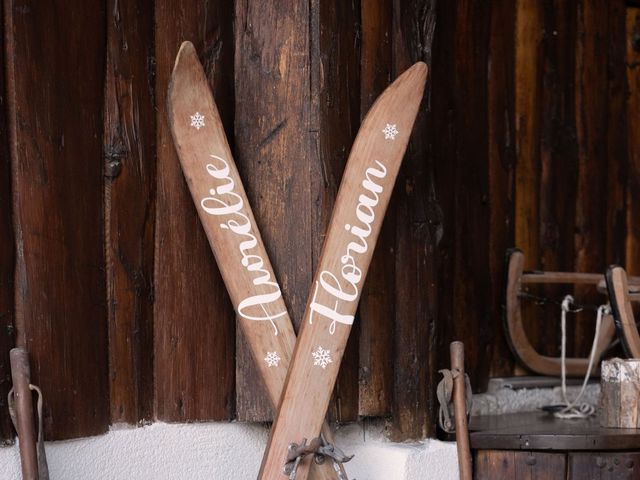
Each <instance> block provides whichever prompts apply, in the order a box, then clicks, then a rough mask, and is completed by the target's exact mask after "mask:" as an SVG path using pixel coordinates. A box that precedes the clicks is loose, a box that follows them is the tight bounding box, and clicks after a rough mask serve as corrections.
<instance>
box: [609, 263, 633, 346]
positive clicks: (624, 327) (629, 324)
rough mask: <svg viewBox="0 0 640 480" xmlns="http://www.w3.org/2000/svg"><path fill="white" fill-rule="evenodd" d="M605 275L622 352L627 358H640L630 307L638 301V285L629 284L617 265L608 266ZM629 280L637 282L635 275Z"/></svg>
mask: <svg viewBox="0 0 640 480" xmlns="http://www.w3.org/2000/svg"><path fill="white" fill-rule="evenodd" d="M605 277H606V283H607V289H608V291H609V299H610V302H611V310H612V311H613V319H614V323H615V328H616V330H617V332H618V338H619V339H620V343H621V344H622V348H623V350H624V353H625V354H626V355H627V356H628V357H629V358H640V335H639V334H638V327H637V325H636V321H635V318H634V316H633V309H632V308H631V302H632V301H636V302H638V301H640V287H638V285H631V286H630V285H629V280H630V279H629V278H627V272H626V271H625V270H624V268H622V267H619V266H617V265H614V266H612V267H609V269H608V270H607V273H606V275H605ZM631 280H632V281H633V283H634V284H635V283H637V277H633V278H632V279H631Z"/></svg>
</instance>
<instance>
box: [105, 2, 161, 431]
mask: <svg viewBox="0 0 640 480" xmlns="http://www.w3.org/2000/svg"><path fill="white" fill-rule="evenodd" d="M152 12H153V1H151V0H140V1H137V2H125V3H122V2H118V1H115V0H113V1H110V2H108V5H107V15H108V18H107V52H106V53H107V68H106V74H105V75H106V76H105V103H104V169H105V170H104V172H105V175H104V176H105V241H106V265H107V302H108V303H107V305H108V315H109V317H108V318H109V386H110V394H111V397H110V398H111V401H110V405H111V422H112V423H117V422H127V423H136V422H138V421H141V420H151V419H152V418H153V252H154V221H155V190H156V176H155V174H156V157H155V132H156V128H155V127H156V122H155V112H154V107H155V106H154V103H153V101H154V89H155V85H154V74H155V72H154V67H153V60H154V56H153V55H154V52H153V35H154V25H153V15H150V13H152Z"/></svg>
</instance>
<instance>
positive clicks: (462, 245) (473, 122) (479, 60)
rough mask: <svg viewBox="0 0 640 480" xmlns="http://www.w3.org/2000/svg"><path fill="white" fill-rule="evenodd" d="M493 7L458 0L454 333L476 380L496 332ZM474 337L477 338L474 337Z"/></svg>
mask: <svg viewBox="0 0 640 480" xmlns="http://www.w3.org/2000/svg"><path fill="white" fill-rule="evenodd" d="M490 21H491V11H490V5H489V4H488V3H487V2H482V1H477V2H476V1H465V2H460V3H458V9H457V16H456V26H455V29H456V42H455V44H454V45H455V53H454V55H455V59H456V74H455V77H454V79H453V88H454V90H455V92H456V98H455V104H454V105H455V107H454V108H455V111H454V121H455V128H456V132H457V133H456V135H457V138H456V146H455V149H456V154H455V167H454V168H455V185H456V186H455V188H456V194H455V200H454V208H455V222H456V224H457V225H456V229H455V233H454V249H455V250H454V261H453V269H454V270H453V275H454V277H455V282H454V283H453V285H451V286H450V288H453V290H454V291H453V325H450V326H449V328H450V331H451V332H452V333H453V335H450V336H448V337H447V338H451V339H453V338H456V339H457V338H467V339H469V340H468V341H467V342H466V343H465V358H466V364H467V367H466V370H467V373H468V374H469V376H470V377H471V378H472V379H474V380H473V382H474V386H476V385H477V383H476V382H478V380H480V379H485V378H487V375H488V371H489V356H488V355H487V351H488V346H489V340H490V335H491V333H490V332H491V326H490V325H488V324H487V322H490V321H491V320H490V306H489V302H488V300H487V299H488V298H490V296H491V290H490V288H489V282H490V273H489V272H490V267H489V256H488V255H487V252H488V251H489V221H490V216H489V206H490V203H489V174H488V170H489V159H488V150H489V146H488V134H489V132H488V122H487V118H488V104H487V90H488V85H487V81H488V80H487V79H488V71H487V69H488V47H489V25H490ZM471 339H473V340H471ZM476 388H477V387H476Z"/></svg>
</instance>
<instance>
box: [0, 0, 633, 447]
mask: <svg viewBox="0 0 640 480" xmlns="http://www.w3.org/2000/svg"><path fill="white" fill-rule="evenodd" d="M632 3H633V2H631V3H625V2H624V1H623V0H614V1H604V0H569V1H562V0H545V1H541V2H531V1H528V0H496V1H492V2H486V1H480V0H460V1H457V2H450V1H444V0H442V1H436V0H375V1H362V0H354V1H352V2H344V1H326V2H321V1H319V0H308V1H304V0H295V1H287V2H285V1H284V0H280V1H278V0H267V1H264V2H240V1H236V2H223V1H219V0H189V1H186V2H171V1H166V0H155V1H154V0H135V1H131V2H124V3H123V2H117V1H114V0H109V1H106V2H100V1H97V0H86V1H83V2H78V1H70V0H67V1H54V2H36V1H34V0H27V1H23V2H17V1H15V0H6V1H5V3H4V16H3V21H2V26H3V30H4V37H3V53H2V56H1V57H0V58H1V59H2V63H3V66H4V68H3V70H2V73H1V74H0V87H1V88H2V94H1V98H0V319H2V321H1V322H0V436H1V437H2V438H3V439H10V438H11V429H10V427H9V423H8V418H7V415H6V404H5V401H4V398H6V392H7V390H8V388H9V386H10V385H9V383H10V382H9V374H8V349H9V348H10V347H11V346H12V345H14V344H15V343H18V344H20V345H24V346H26V347H27V348H28V349H29V350H30V353H31V359H32V362H33V367H32V371H33V377H34V381H35V382H36V383H38V384H39V385H40V386H41V387H42V388H43V390H44V393H45V399H46V409H45V413H46V426H47V432H46V433H47V436H48V437H49V438H69V437H77V436H82V435H90V434H97V433H100V432H104V431H106V429H107V428H108V426H109V424H111V423H117V422H128V423H136V422H140V421H149V420H155V419H159V420H163V421H172V422H184V421H207V420H227V419H232V418H237V419H240V420H246V421H253V420H260V421H262V420H268V419H269V418H270V416H271V412H270V409H269V407H268V402H267V401H266V397H265V396H264V393H263V391H262V389H261V386H260V385H259V381H258V379H257V376H256V373H255V371H254V368H253V365H252V361H251V358H250V355H249V354H248V352H247V350H246V348H245V346H244V344H243V339H242V337H241V335H240V334H239V332H237V331H236V327H235V319H234V313H233V310H232V308H231V305H230V302H229V300H228V298H227V295H226V292H225V289H224V285H223V284H222V281H221V279H220V275H219V273H218V271H217V268H216V266H215V262H214V258H213V255H212V254H211V252H210V250H209V247H208V244H207V241H206V238H205V235H204V233H203V232H202V229H201V227H200V224H199V222H198V218H197V215H196V210H195V208H194V206H193V204H192V202H191V198H190V196H189V194H188V191H187V188H186V185H185V182H184V180H183V177H182V174H181V171H180V168H179V164H178V162H177V158H176V155H175V152H174V148H173V143H172V140H171V135H170V132H169V128H168V125H167V119H166V106H165V97H166V91H167V82H168V80H169V75H170V72H171V69H172V66H173V61H174V58H175V55H176V53H177V51H178V46H179V45H180V42H181V41H183V40H191V41H192V42H193V43H194V44H195V46H196V48H197V49H198V52H199V53H200V57H201V60H202V61H203V64H204V65H205V70H206V72H207V75H208V77H209V79H210V82H211V86H212V88H213V91H214V95H215V97H216V100H217V103H218V106H219V108H220V112H221V115H222V119H223V122H224V125H225V128H226V131H227V134H228V137H229V140H230V143H231V146H232V148H233V149H234V156H235V159H236V162H237V165H238V168H239V170H240V174H241V176H242V177H243V180H244V183H245V187H246V190H247V193H248V196H249V198H250V200H251V202H252V206H253V210H254V212H255V215H256V220H257V222H258V225H259V227H260V229H261V231H262V237H263V239H264V242H265V246H266V248H267V251H268V252H269V255H270V257H271V261H272V263H273V267H274V270H275V273H276V275H277V277H278V279H279V281H280V282H281V284H282V287H283V295H284V298H285V301H286V304H287V307H288V308H289V311H290V313H291V316H292V318H293V320H294V322H299V321H300V319H301V318H302V313H303V310H304V308H305V304H306V300H307V294H308V291H309V287H310V282H311V278H312V274H313V269H314V267H315V265H316V263H317V261H318V256H319V252H320V249H321V247H322V242H323V239H324V231H325V229H326V226H327V224H328V222H329V219H330V216H331V211H332V209H333V203H334V201H335V195H336V192H337V188H338V186H339V183H340V179H341V175H342V171H343V168H344V164H345V161H346V158H347V155H348V153H349V148H350V145H351V143H352V141H353V139H354V138H355V135H356V133H357V129H358V126H359V123H360V120H361V119H362V118H363V116H364V115H365V114H366V111H367V109H368V108H369V107H370V106H371V104H372V103H373V101H374V100H375V98H376V96H377V95H378V94H379V93H380V92H381V91H382V90H383V89H384V88H385V87H386V86H387V85H388V84H389V83H390V81H391V80H392V79H393V78H395V76H397V75H398V74H399V73H400V72H402V71H403V70H404V69H405V68H407V67H408V66H410V65H411V64H412V63H413V62H415V61H417V60H424V61H426V62H427V63H428V64H429V66H430V69H431V70H430V77H429V84H428V89H427V95H426V96H425V100H424V102H423V104H422V106H421V111H420V114H419V115H418V120H417V122H416V126H415V130H414V134H413V140H412V142H411V144H410V146H409V149H408V152H407V156H406V158H405V162H404V165H403V167H402V169H401V172H400V175H399V178H398V183H397V185H396V190H395V192H394V196H393V199H392V201H391V205H390V207H389V211H388V214H387V218H386V220H385V224H384V227H383V231H382V234H381V238H380V241H379V244H378V247H377V250H376V253H375V255H374V260H373V263H372V266H371V270H370V274H369V278H368V280H367V284H366V287H365V289H364V292H363V295H362V301H361V306H360V311H359V314H358V317H357V324H356V325H355V327H354V329H353V331H352V336H351V338H350V341H349V342H350V343H349V347H348V353H347V354H346V356H345V360H344V363H343V368H342V371H341V375H340V377H339V379H338V382H337V386H336V390H335V394H334V401H333V402H332V406H331V408H330V411H329V416H330V417H331V418H333V419H335V420H339V421H351V420H354V419H357V418H358V417H362V416H384V417H389V418H390V419H391V423H390V425H391V430H390V431H391V434H392V436H393V437H394V438H396V439H408V438H420V437H423V436H425V435H432V434H433V433H434V431H435V430H434V418H435V412H436V404H435V401H434V392H435V385H436V383H437V381H438V377H439V376H438V374H437V370H438V369H439V368H442V367H443V366H446V365H447V363H448V361H447V359H448V354H447V351H448V343H449V342H450V341H451V340H453V339H458V340H462V341H464V342H465V345H466V354H467V365H468V371H469V373H470V375H471V378H472V380H473V383H474V385H476V386H477V387H482V386H483V385H484V384H485V383H486V380H487V379H488V377H489V376H490V375H494V374H512V373H513V372H517V371H521V370H519V368H518V367H517V366H516V365H514V362H513V359H512V356H511V354H510V352H509V350H508V348H507V346H506V343H505V340H504V335H503V332H502V318H501V315H502V313H501V300H502V298H501V297H502V288H503V274H504V253H505V250H506V248H508V247H511V246H514V245H515V246H519V247H520V248H522V249H523V250H524V251H525V253H526V258H527V262H528V264H527V268H544V269H565V270H590V271H596V272H597V271H603V270H604V269H605V267H606V266H607V265H608V264H609V263H612V262H618V263H622V264H626V266H627V268H628V270H629V271H630V273H632V274H640V253H638V252H639V248H638V246H639V244H640V233H639V232H640V227H639V223H638V212H639V211H640V207H639V206H638V205H639V204H640V142H639V141H638V137H639V136H638V135H637V131H638V128H640V120H639V118H640V74H639V73H638V72H639V71H640V70H639V68H640V67H639V66H638V65H639V63H640V62H639V58H640V10H639V8H638V6H637V4H636V5H635V6H634V5H633V4H632ZM546 293H547V294H554V295H556V294H558V295H559V294H561V293H562V290H561V289H559V288H557V287H555V288H553V289H548V290H547V292H546ZM577 293H578V294H581V293H582V292H580V291H578V292H577ZM525 313H526V318H527V319H528V323H529V328H530V334H531V336H532V338H534V339H535V341H536V344H537V345H538V346H539V347H540V349H541V350H547V351H548V353H554V352H555V350H556V346H557V343H558V342H557V321H558V316H559V314H558V312H557V311H555V310H553V309H548V310H542V309H540V308H538V307H535V306H531V307H529V308H528V309H527V311H526V312H525ZM591 324H592V322H585V323H584V325H583V326H577V327H575V328H574V327H572V334H573V335H572V336H571V338H572V339H573V341H572V344H571V345H570V350H571V351H572V352H574V351H575V352H577V353H584V352H585V351H586V348H587V346H588V344H589V342H590V338H591V331H590V325H591Z"/></svg>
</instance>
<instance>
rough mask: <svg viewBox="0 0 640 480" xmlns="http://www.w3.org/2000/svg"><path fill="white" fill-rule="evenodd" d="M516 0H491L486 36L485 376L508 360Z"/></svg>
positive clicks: (505, 370) (506, 370) (503, 370)
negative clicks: (505, 317) (505, 305)
mask: <svg viewBox="0 0 640 480" xmlns="http://www.w3.org/2000/svg"><path fill="white" fill-rule="evenodd" d="M515 13H516V11H515V3H514V2H513V1H511V0H501V1H499V2H493V3H492V7H491V31H490V34H489V35H490V37H489V59H488V61H489V62H491V68H490V69H489V70H488V85H487V89H488V95H487V103H488V105H487V115H488V122H487V123H488V146H487V148H488V161H489V165H488V174H489V269H490V272H489V274H490V286H489V288H490V291H491V303H490V305H489V308H490V317H489V321H490V322H491V328H490V329H489V330H490V332H491V333H492V338H491V342H490V348H491V352H490V355H491V365H490V372H489V373H490V375H493V376H500V375H508V374H510V373H511V372H512V370H513V359H512V358H511V357H510V356H507V355H504V352H505V351H507V349H508V346H507V344H506V341H505V337H504V330H503V328H502V311H501V308H500V305H501V304H502V300H503V296H504V291H505V285H504V277H505V275H504V271H505V267H504V258H505V252H506V251H507V249H508V248H510V247H511V246H513V245H514V235H515V232H514V223H515V213H514V203H515V188H514V185H515V184H514V181H513V180H514V176H515V168H516V150H515V143H514V141H513V138H514V132H515V117H514V101H515V91H514V88H515V82H514V74H515V44H514V41H513V40H514V35H515Z"/></svg>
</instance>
